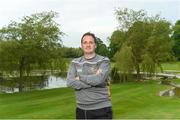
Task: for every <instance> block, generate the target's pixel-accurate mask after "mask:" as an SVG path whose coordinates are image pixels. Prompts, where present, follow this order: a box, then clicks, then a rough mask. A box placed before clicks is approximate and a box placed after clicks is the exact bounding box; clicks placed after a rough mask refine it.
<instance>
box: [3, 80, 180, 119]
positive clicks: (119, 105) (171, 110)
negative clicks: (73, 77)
mask: <svg viewBox="0 0 180 120" xmlns="http://www.w3.org/2000/svg"><path fill="white" fill-rule="evenodd" d="M159 88H160V87H159V85H157V84H156V82H144V83H123V84H116V85H111V94H112V103H113V112H114V118H116V119H122V118H136V119H139V118H168V119H170V118H180V114H179V113H180V98H177V97H160V96H158V95H157V91H158V89H159ZM75 107H76V104H75V96H74V91H73V89H70V88H58V89H51V90H41V91H32V92H24V93H14V94H4V93H0V118H46V119H48V118H56V119H58V118H75Z"/></svg>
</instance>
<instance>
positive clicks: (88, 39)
mask: <svg viewBox="0 0 180 120" xmlns="http://www.w3.org/2000/svg"><path fill="white" fill-rule="evenodd" d="M81 48H82V50H83V52H84V53H85V54H91V53H94V52H95V49H96V44H95V42H94V38H93V37H92V36H89V35H86V36H84V37H83V40H82V43H81Z"/></svg>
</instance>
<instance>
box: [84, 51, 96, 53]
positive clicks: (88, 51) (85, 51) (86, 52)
mask: <svg viewBox="0 0 180 120" xmlns="http://www.w3.org/2000/svg"><path fill="white" fill-rule="evenodd" d="M84 53H85V54H93V53H94V51H85V52H84Z"/></svg>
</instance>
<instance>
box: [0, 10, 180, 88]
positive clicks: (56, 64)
mask: <svg viewBox="0 0 180 120" xmlns="http://www.w3.org/2000/svg"><path fill="white" fill-rule="evenodd" d="M115 15H116V18H117V20H118V22H119V27H118V29H117V30H115V31H113V32H112V35H111V36H110V37H109V38H108V41H109V46H107V45H105V44H104V43H103V41H102V40H101V39H100V38H98V37H97V38H96V39H97V49H96V52H97V53H98V54H100V55H103V56H108V57H109V58H110V59H111V61H112V62H114V63H115V66H116V67H115V68H113V69H112V70H113V74H114V73H116V72H114V71H121V73H122V74H123V75H122V77H124V78H127V76H128V75H129V74H131V73H132V72H134V71H136V73H137V79H140V71H146V72H147V73H149V74H153V73H154V72H155V71H156V68H157V67H160V68H161V63H162V62H165V61H172V60H180V20H178V21H177V22H176V24H175V25H172V24H171V23H170V22H168V21H167V20H166V19H163V18H161V17H160V16H159V15H155V16H148V15H147V13H146V12H145V11H144V10H139V11H134V10H131V9H127V8H125V9H121V8H118V9H116V10H115ZM57 16H58V13H56V12H53V11H50V12H42V13H36V14H32V15H30V16H24V17H23V18H22V19H21V21H20V22H15V21H11V22H10V23H9V24H8V25H7V26H5V27H2V28H0V71H1V74H3V73H4V72H5V73H6V72H8V73H14V72H16V73H17V74H18V75H19V88H20V91H22V85H23V76H25V75H28V74H29V73H30V71H31V70H41V69H42V70H46V69H48V70H49V69H51V70H53V69H54V70H57V69H59V70H60V71H66V69H67V66H68V62H67V61H69V59H72V58H75V57H79V56H81V55H82V54H83V53H82V51H81V49H80V48H72V47H66V46H64V45H63V43H62V40H61V38H62V36H63V35H64V34H65V33H63V32H62V30H61V29H60V25H59V24H58V23H57V22H56V21H55V20H54V18H56V17H57ZM112 76H113V75H112ZM114 76H115V75H114Z"/></svg>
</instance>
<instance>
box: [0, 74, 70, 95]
mask: <svg viewBox="0 0 180 120" xmlns="http://www.w3.org/2000/svg"><path fill="white" fill-rule="evenodd" d="M17 79H18V78H11V79H8V80H7V79H6V80H5V79H0V92H4V93H15V92H19V88H18V85H19V84H18V82H17ZM65 79H66V78H63V77H60V76H54V75H49V76H30V77H24V80H23V91H31V90H43V89H52V88H61V87H67V86H66V80H65Z"/></svg>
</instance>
